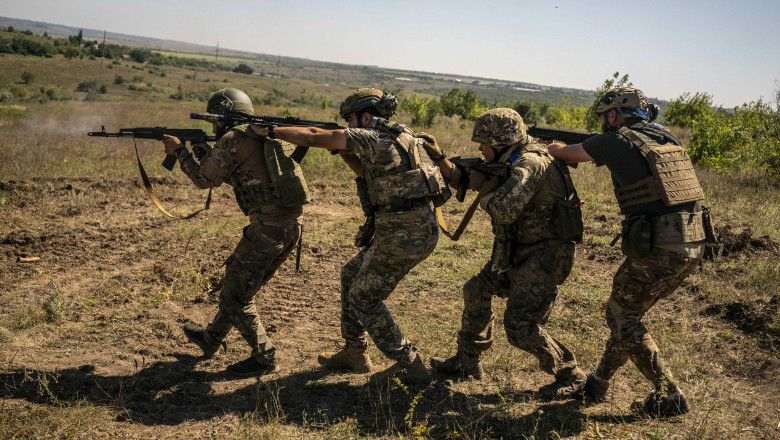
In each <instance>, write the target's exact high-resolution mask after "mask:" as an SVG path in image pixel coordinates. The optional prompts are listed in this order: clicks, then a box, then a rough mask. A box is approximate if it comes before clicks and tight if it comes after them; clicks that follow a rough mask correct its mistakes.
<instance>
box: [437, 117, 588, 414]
mask: <svg viewBox="0 0 780 440" xmlns="http://www.w3.org/2000/svg"><path fill="white" fill-rule="evenodd" d="M427 140H428V142H426V144H425V148H426V151H427V152H428V155H429V156H430V158H431V160H433V162H434V163H435V164H436V165H437V166H438V167H439V168H440V169H441V171H442V175H443V176H444V178H445V179H446V180H447V181H448V182H449V184H450V185H451V186H453V187H456V188H457V187H460V186H463V185H465V186H466V187H467V188H468V189H472V190H479V195H478V197H481V198H480V205H481V207H482V208H483V209H484V210H485V211H486V212H487V213H488V214H489V215H490V220H491V223H492V225H493V234H494V235H495V237H494V241H493V253H492V256H491V259H490V261H488V262H487V263H486V264H485V266H484V267H483V268H482V270H481V271H480V272H479V273H478V274H476V275H475V276H473V277H472V278H471V279H470V280H468V281H467V282H466V284H465V285H464V286H463V303H464V306H463V315H462V320H461V329H460V331H459V332H458V340H457V343H458V349H457V352H456V353H455V355H454V356H453V357H450V358H448V359H444V358H433V359H431V367H432V368H433V369H434V370H435V371H436V372H438V373H440V374H443V375H458V376H462V377H468V376H473V377H474V378H477V379H480V378H482V375H483V368H482V363H481V362H480V360H479V358H480V355H481V353H482V352H484V351H486V350H487V349H489V348H490V346H491V345H492V344H493V311H492V306H491V302H492V299H493V297H494V296H497V297H500V298H506V299H507V304H506V313H505V314H504V328H505V329H506V334H507V338H508V339H509V343H510V344H512V345H513V346H515V347H517V348H520V349H522V350H525V351H527V352H529V353H531V354H532V355H534V356H535V357H536V358H537V359H538V360H539V366H540V368H541V369H542V370H543V371H545V372H547V373H549V374H552V375H554V377H555V380H554V382H552V383H550V384H548V385H545V386H543V387H541V388H540V389H539V391H538V395H539V397H542V398H546V399H555V398H565V397H568V396H570V395H571V394H572V393H573V392H574V390H575V389H577V387H578V386H579V385H580V384H581V383H582V382H584V380H585V374H584V373H583V372H582V370H580V369H579V368H578V367H577V361H576V359H575V357H574V354H573V353H572V352H571V351H570V350H569V349H568V348H566V346H565V345H563V343H561V342H560V341H558V340H557V339H555V338H554V337H552V336H551V335H550V334H549V333H548V332H547V330H545V328H544V327H543V325H544V324H545V323H546V322H547V320H548V319H549V317H550V313H551V312H552V308H553V305H554V304H555V299H556V297H557V296H558V286H559V285H560V284H562V283H563V282H564V280H565V279H566V277H568V276H569V273H570V272H571V268H572V265H573V263H574V246H575V245H574V242H575V241H578V240H579V239H580V238H581V235H582V214H581V212H580V209H579V199H578V198H577V193H576V191H575V189H574V185H573V184H572V181H571V177H570V176H569V171H568V169H567V167H566V165H565V164H563V163H562V162H560V161H554V160H553V158H552V157H551V156H550V155H549V154H548V153H547V149H546V148H545V147H544V146H543V145H540V144H538V143H536V142H535V141H534V140H533V139H532V138H531V137H530V136H528V135H526V127H525V123H524V122H523V119H522V118H521V117H520V115H519V114H518V113H517V112H516V111H514V110H512V109H508V108H496V109H493V110H489V111H487V112H486V113H483V114H482V115H480V116H479V117H478V118H477V119H476V121H474V131H473V135H472V138H471V140H472V141H474V142H477V143H478V144H479V149H480V151H481V152H482V154H483V155H484V157H485V160H486V161H487V162H489V163H492V164H506V166H507V169H508V171H509V172H508V173H507V174H506V175H503V176H493V177H491V176H488V175H485V174H483V173H481V172H480V171H478V170H476V169H472V168H462V167H460V166H456V165H455V164H453V163H452V162H451V161H450V160H449V159H447V158H446V156H445V155H444V154H443V153H442V151H441V149H440V148H439V147H438V145H437V144H436V141H435V139H432V138H431V137H428V138H427Z"/></svg>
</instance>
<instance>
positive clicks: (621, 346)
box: [548, 88, 712, 417]
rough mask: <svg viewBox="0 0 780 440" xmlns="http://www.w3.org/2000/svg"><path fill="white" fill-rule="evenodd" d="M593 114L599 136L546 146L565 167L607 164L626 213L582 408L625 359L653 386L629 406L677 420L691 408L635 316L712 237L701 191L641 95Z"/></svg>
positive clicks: (619, 97)
mask: <svg viewBox="0 0 780 440" xmlns="http://www.w3.org/2000/svg"><path fill="white" fill-rule="evenodd" d="M595 112H596V116H597V117H598V118H599V119H600V120H601V129H602V132H603V134H600V135H598V136H594V137H591V138H590V139H588V140H586V141H584V142H583V143H581V144H573V145H562V144H551V145H550V146H549V147H548V148H549V151H550V154H552V155H553V156H554V157H556V158H558V159H561V160H563V161H565V162H569V163H576V162H590V161H593V162H595V163H596V166H601V165H606V166H607V168H608V169H609V171H610V173H611V174H612V183H613V185H614V188H615V196H616V197H617V202H618V205H619V206H620V211H621V213H622V214H624V215H625V220H624V221H623V232H622V240H623V241H622V250H623V254H624V255H625V256H626V259H625V260H624V261H623V264H622V265H621V266H620V268H619V269H618V271H617V273H616V274H615V277H614V280H613V284H612V294H611V295H610V297H609V301H608V302H607V309H606V318H607V324H608V325H609V329H610V338H609V340H608V341H607V347H606V350H605V352H604V354H603V355H602V357H601V361H600V362H599V365H598V367H597V368H596V369H595V370H594V371H593V372H592V373H591V374H590V375H588V378H587V381H586V382H585V384H584V385H583V386H582V388H581V395H582V397H584V398H585V399H586V400H587V401H589V402H601V401H604V400H605V399H606V398H607V392H608V390H609V387H610V381H611V380H612V377H613V376H614V375H615V373H616V372H617V370H618V369H619V368H620V367H621V366H622V365H623V364H625V363H626V361H627V360H629V359H631V361H632V362H633V363H634V365H636V366H637V368H639V371H640V372H641V373H642V374H643V375H644V376H645V377H646V378H647V379H648V380H649V381H651V382H652V383H653V386H654V387H655V390H654V391H653V392H652V393H651V394H650V396H648V397H647V399H645V400H644V402H635V404H634V405H633V408H634V409H635V410H639V411H640V412H644V413H645V414H647V415H649V416H653V417H669V416H675V415H679V414H684V413H686V412H688V411H689V410H690V405H689V403H688V400H687V399H686V398H685V395H683V393H682V391H681V390H680V388H679V387H678V385H677V383H676V382H675V381H674V379H673V378H672V375H671V372H670V371H669V369H668V368H667V367H666V366H665V365H664V363H663V361H662V360H661V354H660V352H659V351H658V347H657V346H656V344H655V342H654V341H653V338H652V337H651V336H650V334H649V333H648V331H647V328H645V326H644V324H643V323H642V317H643V316H644V315H645V313H647V311H648V310H649V309H650V308H651V307H652V306H653V305H654V304H655V303H656V302H658V300H660V299H662V298H665V297H667V296H669V295H670V294H671V293H673V292H674V290H675V288H676V287H677V286H678V285H680V283H681V282H682V281H683V280H684V279H685V278H686V277H687V276H688V274H690V273H691V272H692V271H693V270H694V269H695V268H696V266H697V265H698V264H699V261H700V260H701V258H702V255H703V253H704V247H705V239H710V238H711V237H712V234H711V223H710V221H709V213H708V211H707V210H706V209H704V208H703V207H702V201H703V200H704V193H703V192H702V189H701V186H700V185H699V181H698V179H697V177H696V173H695V171H694V169H693V165H692V164H691V161H690V159H689V158H688V155H687V154H686V153H685V150H684V149H683V148H682V147H681V146H680V141H679V140H678V139H677V138H676V137H675V136H674V135H672V133H670V132H669V130H667V129H666V128H665V127H663V126H661V125H659V124H654V123H652V121H653V120H654V119H655V117H656V116H657V114H658V108H657V107H656V106H654V105H650V104H649V103H648V101H647V98H646V97H645V95H644V94H643V93H642V92H641V91H640V90H637V89H633V88H618V89H614V90H610V91H609V92H607V93H606V94H605V95H604V96H603V97H602V98H601V99H600V100H599V102H598V103H597V106H596V109H595ZM705 230H707V231H708V232H707V233H706V234H705ZM705 235H706V237H705Z"/></svg>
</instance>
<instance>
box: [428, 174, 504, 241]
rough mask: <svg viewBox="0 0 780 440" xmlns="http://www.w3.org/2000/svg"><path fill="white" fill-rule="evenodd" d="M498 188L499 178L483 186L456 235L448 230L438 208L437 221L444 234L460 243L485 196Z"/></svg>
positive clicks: (496, 177)
mask: <svg viewBox="0 0 780 440" xmlns="http://www.w3.org/2000/svg"><path fill="white" fill-rule="evenodd" d="M497 186H498V176H494V177H493V178H492V179H490V180H489V181H488V182H487V183H486V184H485V185H483V186H482V188H480V189H479V192H478V193H477V197H476V198H475V199H474V201H473V202H471V206H469V209H468V210H467V211H466V214H465V215H464V216H463V220H461V221H460V225H458V229H456V230H455V233H451V232H450V231H449V230H448V229H447V225H446V224H445V223H444V216H442V213H441V208H436V219H437V220H438V221H439V227H440V228H441V231H442V232H443V233H444V235H446V236H447V238H449V239H450V240H452V241H458V239H460V236H461V235H462V234H463V231H465V230H466V226H468V224H469V222H470V221H471V217H473V216H474V213H475V212H476V211H477V207H478V206H479V201H480V200H482V197H484V196H485V194H487V193H489V192H490V191H493V190H494V189H495V188H496V187H497Z"/></svg>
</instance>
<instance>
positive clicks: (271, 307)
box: [0, 176, 780, 439]
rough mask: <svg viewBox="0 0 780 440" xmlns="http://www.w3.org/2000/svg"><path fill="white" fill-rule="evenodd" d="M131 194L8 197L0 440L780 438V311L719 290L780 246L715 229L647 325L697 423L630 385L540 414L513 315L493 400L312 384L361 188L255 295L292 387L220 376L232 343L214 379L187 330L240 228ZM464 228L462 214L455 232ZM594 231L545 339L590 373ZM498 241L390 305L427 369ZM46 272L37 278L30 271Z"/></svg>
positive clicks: (601, 262) (462, 252)
mask: <svg viewBox="0 0 780 440" xmlns="http://www.w3.org/2000/svg"><path fill="white" fill-rule="evenodd" d="M578 178H580V177H578ZM584 178H588V177H587V176H585V177H584ZM584 178H581V179H584ZM137 180H138V179H135V178H128V179H119V180H106V179H70V178H62V179H27V180H24V179H18V180H4V181H0V195H2V204H0V213H2V217H3V218H4V219H5V220H4V225H3V226H2V229H0V231H3V232H2V233H0V327H2V328H0V338H2V345H0V437H2V438H255V437H260V438H277V437H289V438H301V437H305V438H347V437H360V436H366V437H372V438H376V437H397V436H398V435H402V436H409V437H415V436H420V437H425V436H432V437H450V438H473V437H492V438H498V437H503V438H532V437H533V438H560V437H566V438H724V439H725V438H729V439H730V438H767V439H768V438H777V436H778V433H779V432H780V431H778V430H777V428H776V427H777V426H778V422H780V408H778V403H777V402H778V400H777V396H778V394H779V393H780V383H778V381H777V379H776V378H777V375H778V373H780V368H779V367H780V361H778V355H777V348H778V343H779V342H780V328H778V326H777V323H778V321H777V316H778V309H780V296H778V294H777V293H776V290H774V286H767V287H768V289H767V290H765V291H764V294H763V295H760V294H757V295H747V294H746V295H744V296H743V297H734V295H730V294H728V293H727V292H724V291H723V289H722V288H721V287H719V286H722V285H730V286H735V288H736V289H740V285H742V287H743V290H744V288H747V287H746V286H748V287H749V286H754V284H755V282H754V281H755V280H751V277H753V276H754V275H751V274H753V273H754V272H751V271H750V270H749V269H748V267H749V266H755V264H762V265H765V266H767V267H768V270H769V271H770V272H771V271H775V272H776V271H777V270H778V267H777V265H778V263H777V254H776V253H775V252H776V251H775V249H776V244H775V243H774V242H773V241H772V239H770V238H768V237H758V236H754V235H753V234H752V233H750V231H745V230H744V229H741V230H739V231H732V230H730V229H727V228H725V227H724V228H721V229H720V232H721V233H722V234H723V235H724V238H726V243H727V248H726V249H727V252H725V254H727V255H724V256H721V257H718V258H716V259H715V260H714V261H713V260H710V261H708V262H706V263H704V264H703V266H702V268H701V270H700V271H699V272H698V273H697V274H695V275H694V276H692V277H691V278H690V279H689V280H688V281H687V282H686V283H685V284H684V285H683V286H682V287H681V288H680V289H679V291H678V292H677V294H676V295H675V296H674V297H673V298H672V299H670V300H668V301H664V302H662V303H661V304H659V305H658V306H657V307H656V308H655V309H654V310H653V311H652V312H651V313H650V315H649V316H648V326H649V327H650V328H651V332H653V333H655V334H656V339H657V340H658V342H659V345H660V346H661V348H662V350H663V352H664V353H665V355H666V357H667V359H668V361H669V363H670V364H671V365H672V366H673V368H674V371H675V374H676V375H677V376H678V377H679V379H680V382H681V383H682V385H683V387H684V389H685V391H686V392H687V393H688V394H689V396H690V397H691V398H692V399H693V402H694V405H695V409H694V411H693V412H692V413H691V414H688V415H686V416H684V417H681V418H678V419H674V420H670V421H654V420H643V419H639V418H637V417H636V416H634V415H633V414H631V413H630V411H629V410H628V406H629V404H630V403H631V401H632V400H633V399H638V398H642V397H644V395H645V394H646V393H647V392H648V391H649V388H648V384H647V383H646V382H644V381H643V380H641V378H640V377H639V375H638V373H637V372H636V370H635V368H634V367H633V366H631V365H627V366H626V367H625V368H624V369H623V370H621V372H620V374H619V375H618V376H617V380H616V386H615V392H614V395H613V396H612V399H611V400H610V402H608V403H605V404H601V405H597V406H594V407H582V406H580V405H578V404H576V403H574V402H540V401H538V400H536V399H534V396H533V391H534V390H535V389H536V388H537V387H538V386H540V385H542V384H543V383H545V382H546V381H548V380H549V379H548V378H547V377H546V375H545V374H543V373H540V372H539V370H538V365H537V363H536V361H535V360H533V359H532V358H531V357H530V356H529V355H527V354H525V353H522V352H519V351H517V350H514V349H512V348H511V347H509V346H508V344H507V343H506V338H505V337H504V334H503V331H502V329H501V317H502V313H503V304H502V301H500V300H496V301H495V304H496V307H495V308H496V311H497V314H498V316H497V327H498V332H497V333H498V334H497V335H496V341H497V342H496V345H495V346H494V348H493V349H492V350H491V351H490V352H489V354H488V356H487V357H486V359H485V365H486V368H487V372H488V379H486V380H484V381H482V382H463V383H457V382H455V383H453V382H451V381H443V380H436V381H433V382H432V383H430V384H427V385H424V386H417V385H413V384H403V383H402V382H401V381H399V380H398V379H396V377H395V375H394V371H393V368H392V364H391V363H390V362H389V361H388V360H387V359H385V358H384V357H383V356H382V355H381V353H379V352H377V351H376V350H375V349H372V357H373V359H374V360H375V364H376V365H377V367H378V372H377V373H375V374H373V375H355V374H339V373H332V372H327V371H324V370H322V369H320V368H318V365H317V363H316V354H317V352H319V351H322V350H325V349H328V348H332V347H333V346H334V343H335V342H336V341H337V340H338V339H339V338H338V336H339V303H338V301H339V295H338V274H339V268H340V266H341V265H342V264H343V263H344V262H346V261H347V260H348V259H349V258H350V257H351V255H352V254H354V252H355V251H356V249H355V248H354V247H353V246H352V245H351V236H352V234H353V232H354V230H355V229H356V227H357V226H358V224H359V222H360V221H361V219H360V216H359V208H358V206H357V202H356V198H355V197H353V195H352V191H353V189H352V186H350V185H349V184H329V185H326V184H323V183H316V182H315V183H313V184H312V189H313V190H314V194H315V197H316V200H315V202H314V203H313V204H311V205H309V206H308V207H307V209H306V214H305V215H306V221H307V223H306V232H305V236H304V239H305V246H304V252H303V256H302V266H303V268H302V271H301V272H300V273H297V274H296V273H295V270H294V260H293V259H291V260H290V261H288V262H287V263H286V264H284V265H283V266H282V268H281V269H280V270H279V272H278V274H277V276H276V277H275V278H274V279H273V280H272V281H271V282H270V283H269V284H268V285H267V286H266V287H265V288H264V289H263V290H262V291H261V293H259V294H258V295H257V297H256V301H257V305H258V309H259V310H260V314H261V317H262V320H263V322H264V323H265V325H266V328H267V331H268V332H269V334H270V336H271V338H272V339H273V341H274V344H276V345H277V347H278V354H279V356H280V365H281V371H280V372H279V373H278V374H274V375H271V376H266V377H264V378H262V379H260V380H255V379H244V380H235V379H232V378H231V377H229V376H227V375H226V374H225V373H224V372H223V371H224V367H225V366H226V365H228V364H229V363H232V362H235V361H238V360H241V359H244V358H245V357H246V356H247V348H246V347H245V345H244V343H243V341H242V340H240V338H239V337H238V335H237V333H236V332H233V333H232V334H231V336H230V337H229V339H228V351H227V353H225V354H221V355H218V356H217V357H215V358H214V359H211V360H205V361H204V360H201V359H199V358H198V357H197V356H198V354H199V351H198V349H197V347H195V346H194V345H192V344H189V343H187V341H186V339H185V338H184V336H183V334H182V332H181V326H182V325H183V324H185V323H187V322H196V323H199V324H205V323H207V322H208V320H209V319H210V318H211V316H212V314H213V313H214V311H215V309H216V305H217V299H216V298H217V295H216V293H214V292H211V290H213V289H214V288H215V287H216V286H218V283H219V280H220V278H221V275H222V271H221V263H222V261H224V259H225V258H226V257H227V256H228V255H229V253H230V252H231V250H232V247H233V246H234V244H235V243H236V242H237V240H238V236H239V233H240V230H241V227H242V226H243V224H244V222H245V220H244V218H243V217H242V216H240V214H239V212H238V210H237V208H236V206H235V201H234V200H233V196H232V194H231V193H230V191H229V189H226V188H220V189H218V190H216V191H215V201H214V204H213V206H212V209H211V210H210V211H208V212H206V213H204V214H203V215H201V216H199V217H196V218H194V219H191V220H188V221H169V220H166V219H165V218H164V217H163V216H162V215H161V214H160V213H159V212H157V211H156V209H155V208H154V207H153V206H152V204H151V202H149V201H148V200H147V199H146V198H145V195H144V194H143V192H142V188H140V187H139V184H138V182H137ZM157 183H162V185H161V186H160V191H161V194H162V195H161V199H162V200H163V203H165V204H167V205H169V206H172V207H174V208H175V209H176V210H178V212H183V211H184V210H186V209H187V207H193V206H196V205H197V204H199V203H201V202H202V198H203V197H204V195H203V193H200V192H195V191H194V190H189V187H188V186H186V184H185V183H183V181H182V180H180V179H172V178H165V179H164V180H162V181H160V180H157ZM582 192H585V191H582ZM598 204H599V203H598V200H594V208H593V209H598ZM462 212H463V207H457V206H453V207H451V208H449V212H448V219H450V223H453V222H454V221H455V218H456V217H459V216H460V215H461V214H462ZM588 214H589V215H588V216H587V218H586V221H587V228H588V233H589V234H590V237H591V238H589V239H588V240H586V242H585V243H584V244H583V245H582V246H581V247H580V248H579V250H578V254H577V267H576V268H575V271H574V273H573V275H572V277H571V278H570V280H569V281H568V282H567V283H566V284H565V285H564V286H563V288H562V294H561V297H560V298H559V302H558V304H557V306H556V312H555V314H554V316H553V318H552V320H551V323H550V328H551V330H552V331H553V332H554V333H555V334H558V335H560V337H561V339H563V340H564V341H565V342H566V343H567V344H570V346H572V348H573V349H574V350H575V352H576V354H577V355H578V356H579V358H580V361H581V363H582V364H583V366H585V367H588V368H590V367H592V366H594V365H595V362H596V361H597V359H598V356H599V354H600V350H601V349H602V347H603V342H604V340H605V338H606V327H605V325H604V323H603V318H602V317H601V311H600V310H601V306H602V304H603V302H604V301H605V300H606V297H607V295H608V291H609V284H610V282H611V274H612V273H613V272H614V270H615V269H616V267H617V265H618V264H619V262H620V254H619V250H617V248H610V247H609V246H608V245H606V244H604V242H608V241H609V239H611V235H612V234H613V233H614V223H615V222H616V221H617V218H616V216H615V215H595V213H594V212H588ZM487 227H488V226H487V223H486V219H485V218H484V216H483V215H479V216H477V217H476V219H475V223H474V224H473V225H472V226H471V228H470V232H471V233H470V235H469V237H468V238H467V239H464V241H463V242H462V243H452V242H449V240H447V239H446V238H444V237H442V240H441V241H440V245H439V248H438V249H437V251H436V252H435V254H434V256H433V257H431V258H430V259H429V260H428V261H426V262H425V263H424V264H423V265H421V266H420V267H419V268H418V269H416V270H415V271H413V273H412V274H411V275H410V276H409V277H408V279H407V280H406V281H404V282H403V283H402V284H401V285H400V286H399V288H398V289H397V290H396V292H395V293H394V294H393V296H392V297H391V301H390V302H389V303H390V307H391V309H392V310H393V312H394V314H395V315H396V317H397V319H398V320H399V322H400V323H401V326H402V328H403V329H404V330H405V331H406V333H407V337H409V338H410V339H412V340H413V341H415V342H416V343H417V344H418V345H419V346H420V347H421V349H422V350H423V352H424V353H425V354H426V355H428V356H432V355H446V354H448V353H450V352H451V350H452V349H453V347H454V340H455V331H456V330H457V327H458V325H459V313H460V308H461V304H460V298H459V286H460V285H462V283H463V282H465V280H467V279H468V277H470V276H471V274H472V273H474V272H475V271H476V270H477V269H478V267H480V266H481V265H482V264H483V263H484V261H485V260H486V259H487V257H488V251H489V249H488V243H489V240H490V234H489V233H488V232H487V229H485V228H487ZM480 230H481V231H480ZM31 257H36V258H40V260H39V261H35V262H24V261H21V260H23V259H25V258H31ZM745 262H747V263H745ZM775 277H776V275H775ZM773 279H774V278H773Z"/></svg>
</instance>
